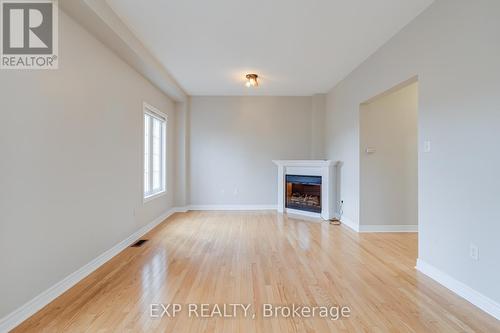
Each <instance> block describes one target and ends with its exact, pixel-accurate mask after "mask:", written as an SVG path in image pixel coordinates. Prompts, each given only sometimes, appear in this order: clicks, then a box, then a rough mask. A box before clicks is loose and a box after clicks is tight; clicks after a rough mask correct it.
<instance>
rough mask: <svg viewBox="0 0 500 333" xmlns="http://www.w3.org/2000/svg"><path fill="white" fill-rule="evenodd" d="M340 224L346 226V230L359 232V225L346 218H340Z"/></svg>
mask: <svg viewBox="0 0 500 333" xmlns="http://www.w3.org/2000/svg"><path fill="white" fill-rule="evenodd" d="M341 222H342V224H343V225H345V226H347V227H348V228H350V229H352V230H354V231H356V232H359V224H357V223H354V221H353V220H351V219H349V218H347V217H342V218H341Z"/></svg>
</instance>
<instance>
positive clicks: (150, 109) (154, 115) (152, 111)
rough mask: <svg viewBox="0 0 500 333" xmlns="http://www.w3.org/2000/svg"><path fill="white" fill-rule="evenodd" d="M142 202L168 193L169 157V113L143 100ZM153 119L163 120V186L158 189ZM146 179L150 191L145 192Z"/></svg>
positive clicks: (161, 178) (161, 176) (161, 159)
mask: <svg viewBox="0 0 500 333" xmlns="http://www.w3.org/2000/svg"><path fill="white" fill-rule="evenodd" d="M142 114H143V116H142V120H143V121H142V202H143V203H146V202H148V201H151V200H153V199H156V198H158V197H160V196H162V195H165V194H167V167H166V166H167V162H168V161H167V158H168V156H167V155H168V152H167V141H166V140H167V139H166V137H167V126H168V115H167V114H165V113H163V112H161V111H160V110H158V109H157V108H156V107H154V106H152V105H151V104H149V103H147V102H146V101H142ZM145 116H148V117H149V118H148V122H149V143H148V148H149V152H148V156H149V161H148V164H149V170H148V175H149V177H148V179H147V180H146V179H145V177H144V168H145V163H146V160H145V153H146V152H145V144H146V140H145V139H146V138H145V136H146V133H145V127H146V122H145V119H146V117H145ZM153 119H156V120H158V121H160V122H161V139H160V142H161V147H160V150H161V156H160V162H161V172H160V183H161V188H160V189H158V190H157V191H154V190H153V154H152V152H153ZM146 181H148V182H149V190H150V192H149V193H147V194H146V193H144V185H145V183H146Z"/></svg>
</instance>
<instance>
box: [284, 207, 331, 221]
mask: <svg viewBox="0 0 500 333" xmlns="http://www.w3.org/2000/svg"><path fill="white" fill-rule="evenodd" d="M285 213H287V214H290V215H301V216H307V217H312V218H315V219H320V220H323V218H322V217H321V214H320V213H314V212H308V211H305V210H299V209H293V208H285Z"/></svg>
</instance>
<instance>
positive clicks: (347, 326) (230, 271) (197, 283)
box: [13, 212, 500, 333]
mask: <svg viewBox="0 0 500 333" xmlns="http://www.w3.org/2000/svg"><path fill="white" fill-rule="evenodd" d="M146 238H148V239H149V240H150V241H149V242H147V243H146V244H145V245H144V246H143V247H140V248H127V249H126V250H125V251H123V252H122V253H120V254H119V255H117V256H116V257H114V258H113V259H112V260H111V261H109V262H108V263H106V264H105V265H104V266H102V267H101V268H100V269H98V270H97V271H96V272H94V273H93V274H91V275H90V276H88V277H87V278H86V279H84V280H83V281H81V282H80V283H79V284H77V285H76V286H75V287H73V288H71V289H70V290H68V291H67V292H66V293H64V294H63V295H61V296H60V297H59V298H57V299H56V300H55V301H54V302H52V303H51V304H49V305H48V306H46V307H45V308H44V309H42V310H41V311H39V312H38V313H37V314H35V315H34V316H33V317H31V318H30V319H28V320H27V321H25V322H24V323H23V324H21V325H20V326H19V327H17V328H16V329H15V330H14V331H13V332H266V333H267V332H488V333H490V332H500V323H499V322H498V321H497V320H496V319H494V318H492V317H490V316H488V315H487V314H485V313H484V312H482V311H481V310H479V309H477V308H476V307H474V306H473V305H471V304H470V303H468V302H467V301H465V300H463V299H461V298H459V297H458V296H456V295H454V294H453V293H451V292H450V291H448V290H447V289H445V288H444V287H442V286H440V285H439V284H437V283H435V282H434V281H432V280H431V279H429V278H427V277H426V276H424V275H422V274H420V273H419V272H417V271H416V270H415V268H414V266H415V260H416V256H417V234H415V233H389V234H357V233H355V232H352V231H351V230H350V229H348V228H346V227H344V226H332V225H329V224H327V223H318V222H312V221H304V220H301V219H297V218H293V217H289V216H286V215H285V216H284V215H279V214H277V213H274V212H189V213H185V214H176V215H174V216H172V217H171V218H169V219H168V220H167V221H166V222H164V223H163V224H161V225H160V226H158V227H157V228H156V229H155V230H153V231H151V232H150V233H149V234H148V235H147V236H146ZM151 303H164V304H167V303H181V304H184V305H185V307H184V309H185V310H184V311H182V312H181V314H179V315H178V316H177V317H176V318H166V317H165V318H162V319H152V318H150V316H149V306H150V304H151ZM189 303H196V304H200V303H210V304H220V305H222V304H224V303H226V304H229V303H244V304H246V303H251V304H253V306H254V308H255V309H256V310H257V316H256V318H255V319H252V318H243V317H241V316H240V317H238V318H230V319H224V318H209V319H206V318H204V319H196V318H189V317H188V315H187V310H186V307H187V304H189ZM264 303H271V304H275V305H291V304H294V303H295V304H298V305H310V306H314V305H340V306H349V307H350V309H351V316H350V317H349V318H344V319H341V320H338V321H332V320H329V319H322V318H307V319H304V318H302V319H299V318H276V319H270V318H262V316H261V315H260V314H259V312H260V309H261V306H262V304H264Z"/></svg>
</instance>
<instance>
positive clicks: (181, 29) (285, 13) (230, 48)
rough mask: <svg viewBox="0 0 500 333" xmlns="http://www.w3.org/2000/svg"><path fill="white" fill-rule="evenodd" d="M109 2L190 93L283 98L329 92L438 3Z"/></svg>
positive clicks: (304, 0)
mask: <svg viewBox="0 0 500 333" xmlns="http://www.w3.org/2000/svg"><path fill="white" fill-rule="evenodd" d="M107 2H108V4H109V5H110V6H111V7H112V8H113V10H114V11H115V12H116V13H117V14H118V15H119V16H120V17H121V18H122V20H123V21H124V23H125V24H126V25H127V26H128V27H129V28H130V29H131V31H132V32H133V33H134V34H135V35H136V36H137V37H138V38H139V39H140V40H141V41H142V42H143V43H144V45H145V46H146V47H147V48H148V49H149V50H150V51H151V52H152V54H153V55H154V56H155V57H156V58H157V59H158V60H159V61H160V62H161V63H162V64H163V65H164V66H165V68H166V69H167V70H168V71H169V72H170V73H171V74H172V76H173V77H174V78H175V79H176V80H177V81H178V83H179V84H180V85H181V86H182V87H183V88H184V89H185V90H186V92H187V93H188V94H190V95H283V96H286V95H312V94H316V93H324V92H327V91H328V90H329V89H331V88H332V87H333V86H334V85H335V84H336V83H338V82H339V81H340V80H342V79H343V78H344V77H345V76H347V75H348V74H349V73H350V72H351V71H352V70H353V69H355V68H356V67H357V66H358V65H360V64H361V63H362V62H363V61H364V60H365V59H366V58H368V57H369V56H370V55H371V54H372V53H373V52H375V51H376V50H377V49H378V48H379V47H380V46H382V45H383V44H384V43H385V42H387V41H388V40H389V39H390V38H391V37H392V36H394V35H395V34H396V33H397V32H398V31H399V30H401V29H402V28H403V27H404V26H405V25H406V24H408V23H409V22H410V21H411V20H412V19H413V18H415V17H416V16H417V15H418V14H419V13H420V12H422V11H423V10H424V9H425V8H426V7H427V6H429V5H430V4H431V3H432V2H433V0H149V1H137V0H107ZM246 73H257V74H259V76H260V77H261V80H260V87H259V88H252V89H249V88H246V87H245V86H244V76H245V74H246Z"/></svg>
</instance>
